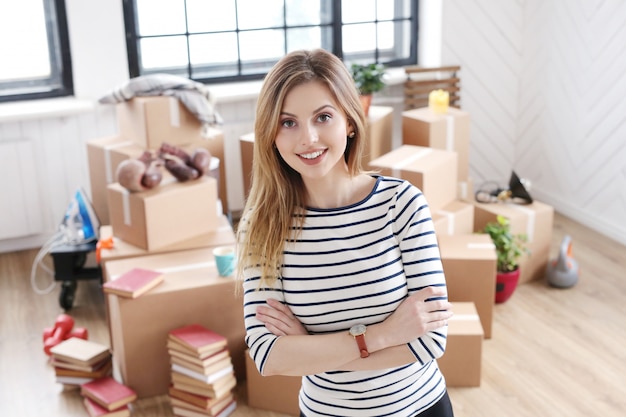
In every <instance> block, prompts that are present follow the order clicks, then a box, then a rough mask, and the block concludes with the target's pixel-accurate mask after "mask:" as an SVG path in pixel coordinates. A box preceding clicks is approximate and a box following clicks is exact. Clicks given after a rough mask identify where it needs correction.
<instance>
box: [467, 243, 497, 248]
mask: <svg viewBox="0 0 626 417" xmlns="http://www.w3.org/2000/svg"><path fill="white" fill-rule="evenodd" d="M467 248H468V249H495V248H496V245H494V244H493V243H468V244H467Z"/></svg>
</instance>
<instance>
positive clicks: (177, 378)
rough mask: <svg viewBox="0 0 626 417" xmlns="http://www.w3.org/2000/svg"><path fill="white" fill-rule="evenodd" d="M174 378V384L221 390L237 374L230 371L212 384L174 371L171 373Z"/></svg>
mask: <svg viewBox="0 0 626 417" xmlns="http://www.w3.org/2000/svg"><path fill="white" fill-rule="evenodd" d="M171 376H172V378H171V379H172V382H174V383H175V382H181V383H183V384H187V385H195V386H198V387H201V388H205V387H208V388H219V387H221V386H222V385H225V384H226V383H228V381H229V380H230V378H234V377H235V374H234V373H233V372H232V370H231V371H229V372H228V373H227V374H225V375H222V376H221V377H220V378H218V379H215V380H214V381H212V382H206V381H203V380H200V379H197V378H194V377H192V376H189V375H185V374H183V373H180V372H177V371H174V370H172V373H171Z"/></svg>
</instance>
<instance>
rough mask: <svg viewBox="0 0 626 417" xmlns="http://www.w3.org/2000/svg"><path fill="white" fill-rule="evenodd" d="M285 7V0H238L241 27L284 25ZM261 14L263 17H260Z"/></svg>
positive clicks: (255, 27) (238, 17)
mask: <svg viewBox="0 0 626 417" xmlns="http://www.w3.org/2000/svg"><path fill="white" fill-rule="evenodd" d="M283 8H284V3H283V0H263V1H259V0H238V1H237V19H238V21H239V29H258V28H267V27H282V26H283V25H284V19H283ZM259 16H262V17H263V18H262V19H260V18H259Z"/></svg>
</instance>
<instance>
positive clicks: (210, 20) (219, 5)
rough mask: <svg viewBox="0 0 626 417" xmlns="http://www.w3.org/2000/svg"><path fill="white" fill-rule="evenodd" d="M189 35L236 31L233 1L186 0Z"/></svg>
mask: <svg viewBox="0 0 626 417" xmlns="http://www.w3.org/2000/svg"><path fill="white" fill-rule="evenodd" d="M187 20H188V28H189V32H190V33H197V32H221V31H227V30H235V29H237V19H236V14H235V2H234V0H187Z"/></svg>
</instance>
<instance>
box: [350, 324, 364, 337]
mask: <svg viewBox="0 0 626 417" xmlns="http://www.w3.org/2000/svg"><path fill="white" fill-rule="evenodd" d="M363 333H365V325H364V324H355V325H354V326H352V327H351V328H350V334H351V335H352V336H358V335H361V334H363Z"/></svg>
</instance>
